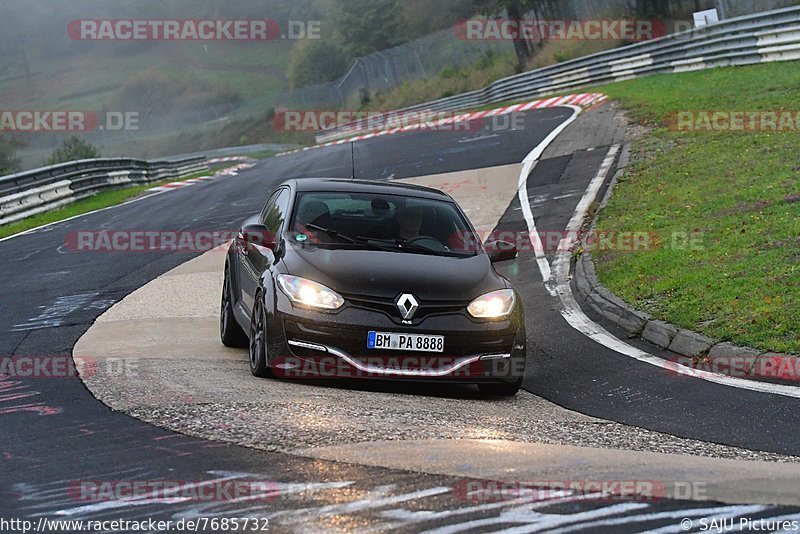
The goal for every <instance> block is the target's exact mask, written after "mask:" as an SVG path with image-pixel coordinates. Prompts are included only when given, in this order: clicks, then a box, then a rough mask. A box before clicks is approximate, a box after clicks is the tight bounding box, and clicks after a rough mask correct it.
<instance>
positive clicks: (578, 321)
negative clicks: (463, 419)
mask: <svg viewBox="0 0 800 534" xmlns="http://www.w3.org/2000/svg"><path fill="white" fill-rule="evenodd" d="M567 107H571V108H573V109H574V110H575V114H573V116H572V117H570V118H569V119H567V121H565V122H564V123H562V124H561V125H560V126H559V127H558V128H556V129H555V130H553V132H551V134H550V135H549V136H548V137H547V138H545V140H544V141H542V143H540V144H539V145H538V146H537V147H536V148H534V149H533V150H532V151H531V152H530V154H528V156H526V157H525V159H524V160H523V161H522V163H523V169H522V172H521V173H520V179H519V190H518V194H519V199H520V204H521V205H522V213H523V215H524V216H525V222H526V223H527V226H528V234H529V235H530V237H531V242H532V244H533V246H534V251H535V253H536V262H537V263H538V265H539V271H540V272H541V275H542V279H543V280H544V281H545V287H546V288H547V290H548V292H550V294H551V295H553V296H558V297H559V298H560V300H561V303H562V304H563V306H564V310H562V312H561V315H562V316H563V317H564V319H565V320H566V321H567V324H569V325H570V326H571V327H572V328H574V329H575V330H577V331H579V332H581V333H582V334H584V335H585V336H587V337H588V338H590V339H592V340H593V341H596V342H597V343H599V344H601V345H603V346H604V347H606V348H609V349H611V350H613V351H615V352H617V353H619V354H623V355H625V356H630V357H631V358H634V359H636V360H638V361H640V362H643V363H647V364H650V365H654V366H656V367H660V368H662V369H664V370H666V371H667V372H670V373H673V374H675V375H682V376H688V377H691V378H699V379H701V380H705V381H707V382H712V383H715V384H720V385H723V386H729V387H735V388H739V389H746V390H749V391H755V392H757V393H769V394H774V395H782V396H785V397H793V398H800V388H796V387H794V386H784V385H781V384H771V383H769V382H756V381H753V380H747V379H744V378H737V377H732V376H725V375H720V374H716V373H711V372H708V371H703V370H700V369H692V368H691V367H687V366H685V365H681V364H679V363H677V362H672V361H668V360H665V359H663V358H659V357H657V356H653V355H652V354H650V353H648V352H645V351H643V350H640V349H638V348H636V347H634V346H632V345H629V344H627V343H625V342H624V341H622V340H620V339H619V338H617V337H615V336H614V335H613V334H611V333H610V332H608V331H607V330H605V329H604V328H603V327H602V326H600V325H598V324H597V323H595V322H594V321H592V320H591V319H590V318H589V317H588V316H587V315H586V314H585V313H583V310H582V309H581V307H580V306H579V305H578V303H577V302H576V301H575V297H574V296H573V295H572V288H571V287H570V285H569V280H568V279H566V280H556V282H557V285H556V287H555V288H552V287H548V286H549V285H550V284H548V283H547V281H549V280H550V277H551V269H550V264H549V263H548V262H547V258H546V257H545V255H544V250H543V247H542V242H541V240H540V239H539V234H538V232H537V230H536V223H535V222H534V218H533V212H532V211H531V208H530V204H529V202H528V195H527V190H528V174H529V173H530V170H532V169H533V167H534V165H535V163H536V161H535V160H536V159H538V157H540V156H541V154H542V153H543V152H544V150H545V148H547V144H549V143H550V142H552V140H553V139H555V137H556V136H558V134H560V133H561V131H563V130H564V128H566V126H567V125H569V124H570V123H571V122H573V121H574V120H575V119H577V117H578V114H579V113H580V112H581V111H582V109H581V108H579V107H578V106H567ZM553 134H555V135H553ZM613 149H614V147H612V148H611V149H609V152H611V151H612V150H613ZM529 165H530V169H529V170H527V171H526V168H527V167H528V166H529ZM601 170H603V169H602V167H601ZM598 174H599V171H598ZM593 182H594V180H593ZM591 187H592V183H590V184H589V186H588V187H587V190H588V189H589V188H591ZM523 192H524V194H523ZM579 207H580V203H579V206H577V207H576V213H575V214H574V215H573V218H575V217H577V215H578V208H579ZM585 216H586V213H585V210H584V213H583V214H582V215H581V217H580V219H581V220H583V218H584V217H585ZM571 220H572V219H571ZM534 236H535V237H534ZM557 274H558V273H557Z"/></svg>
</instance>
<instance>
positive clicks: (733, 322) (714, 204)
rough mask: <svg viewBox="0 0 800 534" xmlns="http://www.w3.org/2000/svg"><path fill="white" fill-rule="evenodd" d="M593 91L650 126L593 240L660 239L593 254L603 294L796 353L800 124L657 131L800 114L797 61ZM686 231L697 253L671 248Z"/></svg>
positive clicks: (799, 334)
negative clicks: (674, 124)
mask: <svg viewBox="0 0 800 534" xmlns="http://www.w3.org/2000/svg"><path fill="white" fill-rule="evenodd" d="M598 90H600V91H603V92H605V93H606V94H608V95H609V97H610V98H612V99H615V100H618V101H620V102H621V104H622V106H623V107H624V108H625V109H627V110H628V112H629V114H630V116H632V117H633V118H634V119H635V120H636V121H638V122H641V123H647V124H649V125H651V126H653V127H654V129H653V130H652V131H651V132H650V133H649V134H648V135H647V136H645V137H644V138H642V139H641V140H639V141H637V142H635V143H634V144H633V146H632V160H631V165H629V167H628V170H627V172H626V173H625V176H624V177H623V178H622V179H621V180H620V182H619V184H618V185H617V187H616V189H615V190H614V195H613V197H612V199H611V201H610V203H609V204H608V206H607V207H606V209H605V210H604V211H603V212H602V213H601V215H600V217H599V220H598V230H600V231H637V232H642V231H649V232H655V233H657V234H658V235H659V236H660V237H661V246H660V247H658V248H655V247H654V248H655V250H642V251H636V252H618V251H617V252H612V251H597V252H596V253H595V255H594V257H595V259H596V261H597V272H598V275H599V277H600V280H601V281H602V282H603V284H605V285H606V286H607V287H608V288H609V289H611V290H612V291H613V292H615V293H616V294H617V295H619V296H620V297H622V298H623V299H625V300H626V301H628V302H630V303H631V304H633V305H634V306H635V307H636V308H637V309H641V310H645V311H647V312H649V313H650V314H651V315H653V316H654V317H656V318H660V319H663V320H666V321H669V322H671V323H674V324H676V325H679V326H681V327H685V328H690V329H693V330H697V331H700V332H702V333H704V334H706V335H708V336H711V337H714V338H717V339H720V340H727V341H731V342H734V343H736V344H741V345H748V346H752V347H755V348H758V349H762V350H774V351H780V352H791V353H795V354H800V124H797V125H796V126H795V128H796V129H795V130H794V131H784V132H767V131H760V132H754V131H739V132H732V131H714V132H709V131H694V132H687V131H676V130H675V129H674V128H668V127H667V126H666V125H667V124H668V120H669V117H670V116H671V115H674V114H675V113H676V112H679V111H687V110H731V111H732V110H740V111H761V110H764V111H776V110H800V63H798V62H786V63H772V64H763V65H755V66H748V67H730V68H720V69H713V70H707V71H701V72H693V73H683V74H672V75H658V76H652V77H647V78H642V79H637V80H630V81H626V82H622V83H617V84H612V85H608V86H604V87H601V88H599V89H598ZM796 114H797V112H796V111H795V112H794V113H792V115H793V116H796ZM686 233H689V234H693V235H694V236H695V237H696V238H697V241H696V243H695V245H699V246H695V247H688V248H686V247H680V246H677V247H676V246H672V243H673V238H672V236H673V235H676V236H679V238H678V240H677V243H678V244H681V243H683V242H684V239H683V238H682V237H680V236H683V235H684V234H686Z"/></svg>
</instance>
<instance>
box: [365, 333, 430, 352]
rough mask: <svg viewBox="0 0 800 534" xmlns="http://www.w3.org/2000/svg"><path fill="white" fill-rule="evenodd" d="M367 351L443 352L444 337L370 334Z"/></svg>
mask: <svg viewBox="0 0 800 534" xmlns="http://www.w3.org/2000/svg"><path fill="white" fill-rule="evenodd" d="M367 348H368V349H390V350H413V351H416V352H444V336H430V335H426V334H398V333H396V332H370V333H369V334H368V335H367Z"/></svg>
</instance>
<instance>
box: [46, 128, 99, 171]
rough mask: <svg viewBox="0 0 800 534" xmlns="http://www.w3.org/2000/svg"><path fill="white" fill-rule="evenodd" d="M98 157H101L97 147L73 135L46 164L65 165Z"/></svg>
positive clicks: (54, 152)
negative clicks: (69, 162) (68, 162)
mask: <svg viewBox="0 0 800 534" xmlns="http://www.w3.org/2000/svg"><path fill="white" fill-rule="evenodd" d="M97 157H100V151H99V150H98V149H97V147H95V146H94V145H91V144H89V143H87V142H86V141H83V140H82V139H79V138H78V137H76V136H74V135H73V136H72V137H70V138H69V139H67V140H66V141H64V143H63V144H62V145H61V148H58V149H56V150H55V151H53V153H52V154H50V157H49V158H47V161H46V162H45V164H46V165H56V164H57V163H65V162H67V161H75V160H78V159H91V158H97Z"/></svg>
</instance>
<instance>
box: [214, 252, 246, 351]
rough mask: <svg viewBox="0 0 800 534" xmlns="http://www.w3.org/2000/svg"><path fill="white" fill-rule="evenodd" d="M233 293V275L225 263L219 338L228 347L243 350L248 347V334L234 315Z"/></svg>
mask: <svg viewBox="0 0 800 534" xmlns="http://www.w3.org/2000/svg"><path fill="white" fill-rule="evenodd" d="M232 295H233V293H232V291H231V274H230V268H229V267H228V264H227V262H226V263H225V278H224V280H223V282H222V301H221V303H220V310H219V337H220V339H221V340H222V344H223V345H225V346H226V347H234V348H242V347H246V346H247V334H246V333H245V332H244V330H243V329H242V327H241V326H239V323H238V322H237V321H236V317H235V316H234V314H233V299H232Z"/></svg>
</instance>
